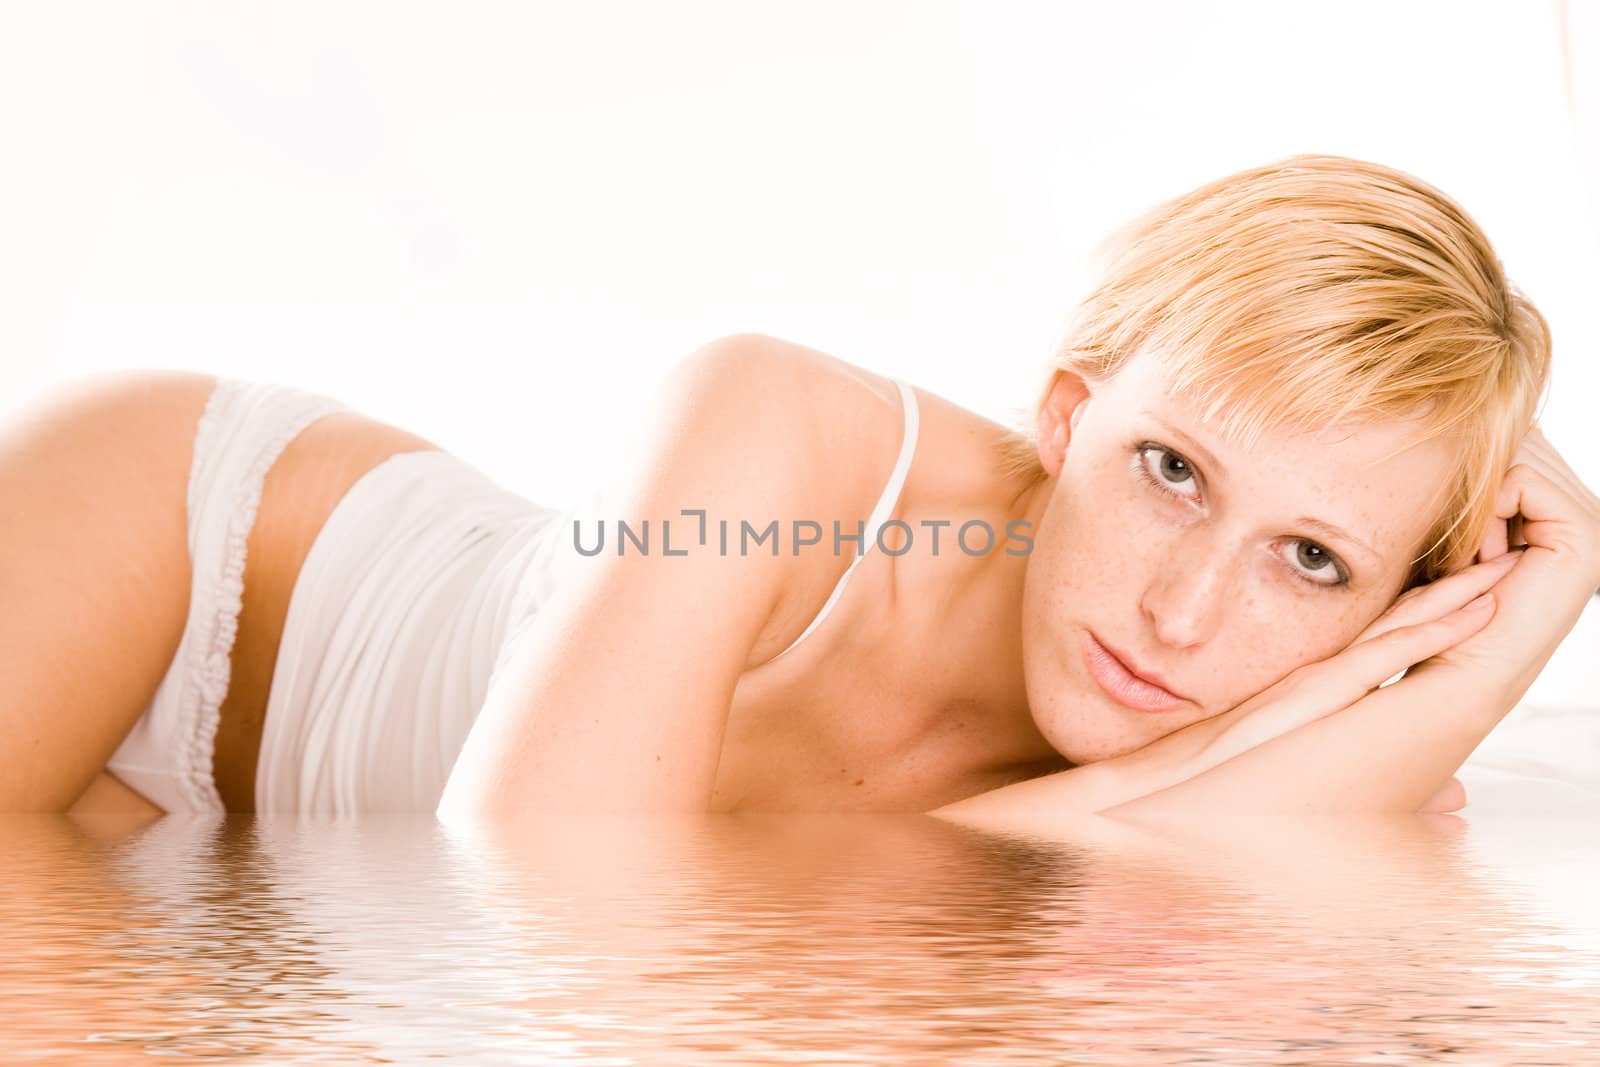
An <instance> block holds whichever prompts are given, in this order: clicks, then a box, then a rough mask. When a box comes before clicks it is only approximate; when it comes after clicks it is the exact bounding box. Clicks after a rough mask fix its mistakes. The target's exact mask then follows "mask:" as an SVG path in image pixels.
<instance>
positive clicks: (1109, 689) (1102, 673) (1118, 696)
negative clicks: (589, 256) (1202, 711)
mask: <svg viewBox="0 0 1600 1067" xmlns="http://www.w3.org/2000/svg"><path fill="white" fill-rule="evenodd" d="M1082 645H1083V661H1084V663H1085V664H1087V665H1088V667H1089V673H1090V674H1091V675H1093V676H1094V680H1095V681H1096V682H1097V683H1098V684H1099V686H1100V688H1101V689H1103V690H1105V692H1106V695H1107V696H1109V697H1111V699H1113V700H1115V701H1116V702H1117V703H1119V704H1122V705H1124V706H1126V707H1130V708H1134V709H1136V710H1138V711H1172V710H1173V709H1175V708H1181V707H1182V706H1183V705H1184V704H1186V703H1188V701H1186V700H1184V699H1183V698H1182V697H1180V696H1176V695H1174V694H1173V693H1169V692H1168V691H1167V690H1165V689H1163V688H1161V687H1160V686H1159V685H1152V684H1151V683H1149V682H1147V681H1145V680H1144V679H1143V678H1140V677H1138V676H1137V675H1134V674H1132V673H1130V672H1129V671H1128V668H1126V667H1124V666H1123V665H1122V662H1121V661H1120V660H1118V659H1117V657H1116V656H1114V655H1112V654H1111V652H1110V651H1108V650H1107V649H1106V647H1105V646H1104V645H1102V644H1101V643H1100V642H1099V641H1097V640H1095V636H1094V634H1092V633H1090V632H1089V631H1088V630H1085V631H1083V640H1082Z"/></svg>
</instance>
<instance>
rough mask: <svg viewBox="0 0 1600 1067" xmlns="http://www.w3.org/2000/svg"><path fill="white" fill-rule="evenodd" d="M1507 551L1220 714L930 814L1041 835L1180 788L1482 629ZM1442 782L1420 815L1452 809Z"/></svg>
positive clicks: (1453, 787)
mask: <svg viewBox="0 0 1600 1067" xmlns="http://www.w3.org/2000/svg"><path fill="white" fill-rule="evenodd" d="M1513 559H1514V554H1511V553H1508V554H1506V555H1505V556H1503V557H1502V558H1501V559H1500V560H1498V561H1496V562H1489V563H1482V564H1477V565H1475V566H1472V567H1468V568H1465V569H1463V570H1462V571H1460V572H1458V573H1456V574H1452V575H1449V576H1448V577H1445V578H1442V579H1440V580H1439V581H1436V582H1431V583H1429V584H1428V585H1425V586H1421V587H1419V588H1417V589H1413V590H1411V591H1409V592H1407V593H1406V594H1405V595H1404V596H1402V597H1400V598H1398V599H1397V600H1396V601H1395V603H1394V604H1392V605H1390V607H1389V609H1388V610H1387V611H1385V612H1384V614H1383V615H1382V616H1380V617H1379V618H1378V619H1376V620H1375V621H1374V622H1373V623H1372V625H1371V626H1369V627H1367V629H1366V630H1365V631H1363V632H1362V633H1361V635H1360V636H1358V637H1357V638H1356V639H1355V640H1354V641H1352V642H1351V643H1350V645H1348V646H1347V647H1346V648H1344V649H1343V650H1342V651H1340V652H1339V653H1338V654H1337V655H1335V656H1332V657H1330V658H1329V659H1327V660H1323V661H1321V662H1318V663H1311V664H1307V665H1305V666H1303V667H1300V668H1298V669H1297V670H1295V671H1293V672H1291V673H1290V674H1288V675H1287V676H1285V677H1284V678H1282V679H1280V680H1279V681H1278V682H1277V683H1275V684H1274V685H1272V686H1269V687H1268V688H1266V689H1265V690H1263V691H1262V692H1260V693H1257V694H1256V695H1255V696H1253V697H1251V698H1250V699H1249V700H1247V701H1245V702H1244V703H1242V704H1240V705H1238V706H1237V707H1234V708H1231V709H1229V710H1228V711H1226V712H1223V713H1222V714H1220V715H1214V716H1212V717H1211V718H1209V719H1203V720H1201V721H1200V722H1196V723H1191V724H1190V725H1189V726H1186V727H1184V728H1183V729H1181V730H1175V731H1174V732H1172V733H1170V734H1167V735H1165V736H1163V737H1160V738H1157V739H1156V740H1155V741H1153V742H1151V743H1150V744H1148V745H1146V746H1144V747H1143V748H1141V749H1138V750H1137V751H1134V752H1129V753H1127V754H1125V755H1122V756H1117V757H1114V758H1112V759H1107V760H1101V761H1098V762H1096V763H1090V764H1086V765H1084V766H1081V767H1074V768H1072V769H1071V770H1067V771H1062V772H1060V773H1058V774H1053V775H1048V776H1045V777H1042V778H1034V779H1030V780H1028V781H1023V782H1017V783H1014V784H1012V785H1009V786H1006V787H1004V788H1001V789H997V790H993V791H991V792H988V793H984V794H980V795H978V796H975V797H969V798H967V799H965V800H962V801H959V802H957V803H955V804H951V805H948V806H946V807H944V808H941V809H939V810H938V811H937V812H935V814H938V815H942V816H945V817H949V818H954V819H959V820H961V821H964V822H969V823H982V824H985V825H990V826H995V827H1009V828H1012V829H1035V830H1041V831H1045V832H1049V831H1051V830H1052V829H1054V828H1056V827H1057V826H1058V825H1059V823H1060V820H1061V819H1062V818H1063V817H1064V816H1067V815H1073V814H1091V813H1098V812H1104V811H1107V810H1109V809H1111V808H1114V807H1116V806H1118V805H1120V804H1123V803H1124V802H1127V801H1132V800H1135V799H1137V798H1139V797H1143V796H1147V795H1149V794H1152V793H1158V792H1160V791H1162V790H1164V789H1167V788H1168V787H1170V786H1175V785H1177V784H1179V783H1180V782H1185V781H1187V780H1189V779H1191V778H1194V777H1196V776H1197V775H1200V774H1202V773H1204V772H1205V771H1208V770H1210V769H1211V768H1213V767H1216V766H1218V765H1219V764H1222V763H1224V762H1226V761H1228V760H1230V759H1232V758H1233V757H1235V756H1237V755H1239V754H1240V753H1242V752H1245V751H1247V750H1249V749H1251V748H1254V747H1256V746H1258V745H1261V744H1264V743H1265V742H1267V741H1269V740H1271V739H1272V738H1274V737H1278V736H1281V735H1283V734H1286V733H1288V732H1290V731H1291V730H1294V729H1296V728H1298V727H1301V726H1303V725H1305V724H1307V723H1310V722H1314V721H1316V720H1318V719H1321V718H1323V717H1325V716H1328V715H1332V714H1334V713H1335V712H1338V711H1341V710H1343V709H1345V708H1347V707H1349V706H1350V705H1351V704H1352V703H1354V702H1356V701H1357V700H1360V699H1361V698H1362V697H1364V696H1365V695H1366V694H1368V693H1370V692H1371V691H1372V690H1374V689H1376V688H1378V687H1379V686H1381V685H1383V684H1384V682H1385V680H1387V679H1391V678H1393V677H1395V676H1396V675H1397V674H1400V673H1401V672H1403V671H1405V670H1407V668H1410V667H1412V666H1413V665H1415V664H1417V663H1420V662H1423V661H1425V660H1427V659H1429V658H1430V657H1433V656H1436V655H1439V654H1440V653H1443V652H1445V651H1446V650H1448V649H1450V648H1452V647H1454V646H1456V645H1458V644H1459V643H1460V642H1462V641H1463V640H1465V639H1466V638H1468V637H1470V636H1472V635H1473V634H1475V633H1477V632H1478V631H1479V630H1481V629H1482V628H1483V626H1484V624H1485V623H1487V622H1488V621H1489V616H1488V613H1487V612H1484V611H1482V610H1479V609H1474V608H1472V607H1471V605H1472V604H1473V602H1474V601H1475V600H1476V599H1477V598H1478V597H1479V595H1480V594H1482V593H1484V592H1485V591H1487V590H1488V589H1490V588H1491V587H1492V586H1493V584H1494V583H1495V581H1497V580H1498V579H1499V578H1501V577H1502V576H1504V575H1505V573H1506V571H1507V569H1508V566H1507V565H1508V564H1510V563H1511V562H1513ZM1460 794H1461V788H1460V784H1459V783H1456V782H1453V781H1452V782H1451V783H1448V784H1447V785H1446V786H1445V788H1443V789H1441V790H1439V791H1437V792H1436V793H1435V794H1434V795H1432V796H1431V797H1430V798H1429V799H1428V800H1427V802H1426V803H1424V804H1423V806H1422V810H1430V811H1448V810H1453V809H1454V808H1457V807H1460V806H1461V801H1460V799H1459V797H1460Z"/></svg>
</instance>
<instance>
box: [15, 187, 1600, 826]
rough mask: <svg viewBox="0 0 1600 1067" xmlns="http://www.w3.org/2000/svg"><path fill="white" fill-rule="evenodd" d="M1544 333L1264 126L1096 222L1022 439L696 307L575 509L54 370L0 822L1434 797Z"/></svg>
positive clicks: (1520, 484)
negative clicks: (1094, 255) (57, 379)
mask: <svg viewBox="0 0 1600 1067" xmlns="http://www.w3.org/2000/svg"><path fill="white" fill-rule="evenodd" d="M1549 350H1550V341H1549V335H1548V331H1547V329H1546V327H1545V324H1544V322H1543V320H1542V318H1541V317H1540V315H1539V314H1538V312H1537V311H1536V310H1535V309H1534V307H1533V305H1532V304H1531V303H1529V302H1528V301H1527V300H1526V299H1525V298H1524V297H1523V296H1521V295H1520V294H1519V293H1518V292H1517V291H1516V290H1515V289H1514V288H1513V287H1512V286H1511V285H1510V284H1509V282H1508V281H1507V280H1506V278H1505V277H1504V275H1503V272H1502V270H1501V267H1500V265H1499V263H1498V261H1497V259H1496V257H1495V255H1494V253H1493V252H1492V250H1491V248H1490V246H1489V244H1488V242H1487V240H1486V239H1485V237H1484V235H1483V234H1482V233H1481V232H1480V231H1479V229H1478V227H1477V226H1476V225H1475V224H1474V223H1473V222H1472V221H1471V219H1469V218H1468V217H1467V216H1466V215H1465V213H1464V212H1462V210H1461V209H1460V208H1459V207H1458V206H1456V205H1455V204H1454V203H1453V202H1452V201H1450V200H1449V199H1448V198H1446V197H1445V196H1444V195H1443V194H1441V193H1440V192H1438V191H1437V190H1435V189H1433V188H1431V187H1430V186H1428V185H1426V184H1424V183H1422V182H1420V181H1418V180H1417V179H1415V178H1412V177H1410V176H1408V175H1405V174H1402V173H1399V172H1396V171H1393V170H1390V169H1388V168H1384V167H1381V166H1377V165H1374V164H1370V163H1365V162H1361V161H1357V160H1350V159H1343V158H1337V157H1321V156H1306V157H1296V158H1293V159H1288V160H1284V161H1282V162H1279V163H1276V164H1273V165H1270V166H1265V167H1261V168H1258V169H1255V170H1251V171H1246V172H1243V173H1240V174H1235V175H1232V176H1229V177H1226V178H1223V179H1221V180H1219V181H1216V182H1214V183H1211V184H1209V185H1207V186H1204V187H1202V188H1200V189H1197V190H1195V191H1194V192H1192V193H1189V194H1187V195H1185V196H1182V197H1179V198H1178V199H1176V200H1174V201H1172V202H1170V203H1168V204H1164V205H1162V206H1160V207H1158V208H1157V209H1156V210H1155V211H1153V212H1152V213H1150V214H1149V215H1147V216H1146V217H1144V218H1142V219H1140V220H1138V221H1136V222H1135V223H1134V224H1133V225H1132V226H1131V227H1129V228H1128V229H1127V230H1126V231H1125V232H1124V233H1123V234H1122V235H1121V237H1120V239H1119V242H1118V244H1117V246H1116V252H1115V254H1114V255H1113V256H1112V257H1111V259H1110V261H1109V263H1108V265H1107V267H1106V271H1105V275H1104V278H1103V280H1102V282H1101V284H1100V285H1099V286H1098V287H1097V288H1096V289H1094V291H1093V292H1092V293H1091V294H1090V295H1089V296H1088V298H1087V299H1086V300H1085V301H1084V303H1083V304H1082V306H1081V307H1080V308H1079V309H1078V313H1077V315H1076V316H1075V318H1074V319H1073V322H1072V326H1071V328H1070V330H1069V331H1068V333H1067V335H1066V337H1065V338H1064V340H1063V343H1062V344H1061V345H1060V347H1059V349H1058V351H1056V352H1055V353H1054V355H1053V358H1052V361H1051V364H1050V367H1049V372H1048V375H1047V377H1046V378H1045V381H1044V383H1043V386H1042V388H1041V390H1040V393H1039V395H1038V397H1037V402H1036V404H1035V405H1034V406H1033V409H1032V410H1033V412H1034V415H1035V418H1034V421H1033V422H1032V423H1031V424H1030V425H1028V426H1026V427H1023V428H1021V429H1016V428H1010V427H1005V426H1001V425H998V424H996V423H994V422H992V421H990V420H988V419H985V418H982V417H980V416H979V415H976V414H974V413H973V412H971V411H968V410H966V409H964V408H962V407H960V406H958V405H957V404H955V403H952V402H950V401H949V400H946V399H944V398H942V397H939V396H936V395H934V394H931V393H928V392H926V391H924V390H919V389H916V388H914V387H912V386H911V385H909V384H908V383H906V382H902V381H897V380H892V379H887V378H884V377H881V376H879V375H877V374H874V373H871V372H869V371H867V370H865V369H863V368H861V367H858V366H854V365H851V364H850V363H846V362H844V361H842V360H840V359H837V358H835V357H832V356H829V355H826V354H824V353H821V352H817V351H813V350H811V349H808V348H804V347H802V346H799V345H796V344H792V343H788V342H784V341H780V340H777V339H774V338H770V337H765V336H760V335H743V334H742V335H735V336H730V337H726V338H723V339H721V340H718V341H716V342H713V343H711V344H709V345H707V346H706V347H704V348H703V349H701V350H699V351H697V352H696V353H694V354H693V355H691V356H690V357H689V358H687V359H686V360H685V361H683V363H682V364H681V365H680V366H679V367H678V368H677V369H676V370H675V372H674V374H673V375H672V377H671V379H670V382H669V387H668V389H667V390H665V392H664V394H663V395H662V396H661V398H660V404H659V407H658V409H657V413H656V417H655V418H654V420H653V421H652V423H651V424H650V425H649V426H648V427H644V428H642V429H641V430H640V431H639V432H638V433H637V434H636V435H635V437H636V440H638V441H639V442H640V450H639V453H638V455H637V463H636V464H634V466H633V467H632V468H631V469H630V476H629V477H628V478H627V479H626V481H625V482H624V483H623V484H621V485H618V486H616V487H614V490H613V491H612V492H610V494H609V495H608V497H607V498H606V499H607V504H606V507H605V509H604V510H600V509H593V510H590V511H588V512H580V511H579V510H577V509H574V510H573V511H569V512H559V511H556V510H555V509H551V508H546V507H541V506H539V505H535V504H532V503H530V502H527V501H525V500H522V499H520V498H518V497H516V496H514V495H512V494H510V493H507V492H505V491H504V490H502V489H500V488H499V487H497V486H495V485H494V484H493V483H491V482H490V481H489V480H488V479H486V478H484V477H483V476H482V475H481V474H478V473H477V472H476V471H474V470H473V469H472V468H471V467H470V466H468V465H467V464H465V463H462V462H461V461H459V460H457V459H456V458H454V457H452V456H450V455H449V454H448V453H445V452H443V451H441V450H439V449H438V448H437V447H436V446H434V445H432V444H431V443H430V442H427V441H424V440H422V439H420V438H417V437H414V436H413V435H411V434H408V433H406V432H404V431H403V430H400V429H397V428H394V427H389V426H384V425H381V424H378V423H375V422H372V421H371V420H368V419H365V418H363V417H361V416H360V415H358V414H356V413H354V412H351V411H348V410H346V409H344V408H343V406H342V405H340V404H338V403H337V402H335V401H333V400H331V399H329V398H326V397H321V396H317V395H314V394H310V393H305V392H301V391H298V390H293V389H289V388H286V387H281V386H267V385H264V384H260V383H248V382H242V381H237V380H232V379H222V380H218V379H215V378H211V377H208V376H203V375H189V374H171V373H146V374H137V375H127V376H123V377H121V378H116V379H106V380H100V381H96V382H90V383H84V384H82V385H80V386H77V387H75V388H72V389H69V390H67V391H65V392H63V393H62V394H60V395H58V396H57V397H55V398H53V399H52V400H50V401H49V402H46V403H41V404H40V405H38V406H37V407H36V408H35V409H34V410H33V411H32V412H31V414H30V415H29V417H27V418H25V419H24V420H22V421H20V422H19V423H17V424H15V425H13V426H11V427H10V428H8V429H7V430H6V431H5V434H4V437H3V438H0V499H4V500H6V501H7V502H8V506H7V521H6V525H5V528H4V530H3V534H0V536H3V543H4V544H5V545H6V547H7V549H8V551H7V553H6V556H5V560H6V561H5V563H4V566H5V568H6V581H5V583H4V586H3V588H4V590H5V592H4V594H3V596H4V598H5V599H4V601H3V603H4V605H5V610H4V611H0V628H3V629H0V636H3V647H4V648H5V650H6V657H7V672H6V676H5V681H4V682H3V683H0V685H3V686H4V689H3V692H4V698H5V699H4V700H3V701H0V708H3V709H4V710H3V711H0V715H3V716H4V725H5V727H6V729H5V730H4V731H3V733H0V738H3V740H0V762H3V763H4V765H5V767H6V774H5V776H4V778H3V780H0V804H3V806H4V807H7V808H11V809H67V808H72V807H74V806H76V807H77V808H79V809H82V810H95V809H103V808H108V807H112V808H115V807H124V806H128V805H134V806H140V805H145V806H149V807H150V808H151V809H152V810H153V809H159V810H167V811H202V812H216V811H222V810H259V811H293V812H303V813H324V814H340V813H351V812H363V811H386V810H424V811H426V810H435V809H437V810H440V811H442V812H443V813H445V814H447V815H449V816H450V817H452V818H464V819H491V818H500V817H509V816H513V815H516V814H518V813H524V812H533V811H551V810H554V811H607V812H611V811H705V810H710V811H733V810H781V811H793V810H812V811H815V810H837V811H850V810H880V811H881V810H893V811H937V812H939V813H941V814H946V815H950V816H952V817H959V818H965V819H968V820H973V821H980V822H991V823H995V824H999V825H1007V826H1017V827H1025V826H1029V825H1036V824H1038V823H1040V822H1049V821H1051V820H1056V819H1059V818H1062V817H1065V816H1068V815H1071V814H1073V813H1079V812H1107V813H1138V812H1151V813H1160V812H1165V811H1172V812H1196V811H1200V812H1212V811H1228V810H1235V809H1245V810H1295V811H1303V810H1330V809H1331V810H1360V811H1392V810H1404V811H1412V810H1417V809H1418V808H1432V809H1449V808H1453V807H1456V806H1459V804H1460V803H1461V796H1460V789H1459V785H1458V784H1456V783H1454V782H1453V780H1452V779H1451V775H1452V773H1453V771H1454V770H1455V769H1456V768H1457V767H1458V766H1459V765H1460V763H1461V762H1462V761H1463V760H1464V759H1465V758H1466V757H1467V755H1468V754H1469V753H1470V752H1471V751H1472V749H1473V748H1474V747H1475V746H1476V745H1477V743H1478V742H1479V741H1481V740H1482V738H1483V737H1484V736H1485V735H1486V734H1487V733H1488V732H1489V731H1490V730H1491V729H1492V728H1493V727H1494V725H1495V723H1496V722H1498V721H1499V719H1500V718H1501V717H1502V716H1503V715H1505V713H1506V712H1507V711H1508V710H1509V709H1510V708H1511V707H1512V706H1513V705H1514V704H1515V702H1516V701H1517V699H1518V698H1519V697H1520V696H1521V694H1522V693H1523V692H1524V691H1525V690H1526V688H1527V686H1528V685H1529V684H1530V683H1531V682H1532V680H1533V678H1534V677H1535V676H1536V675H1537V673H1538V671H1539V669H1540V668H1541V667H1542V666H1543V664H1544V663H1545V661H1546V660H1547V659H1548V658H1549V656H1550V654H1551V652H1552V651H1553V650H1554V648H1555V647H1556V645H1557V644H1558V643H1559V641H1560V640H1561V638H1562V637H1563V636H1564V635H1565V634H1566V633H1567V632H1568V631H1569V630H1570V629H1571V627H1572V626H1573V624H1574V623H1575V622H1576V619H1577V617H1578V615H1579V613H1580V612H1581V610H1582V608H1583V605H1584V603H1585V601H1586V598H1587V597H1588V596H1589V595H1590V594H1591V593H1592V591H1593V590H1594V589H1595V587H1596V585H1597V584H1600V501H1597V499H1596V497H1595V495H1594V494H1593V493H1592V492H1590V491H1589V490H1588V489H1587V488H1586V487H1585V486H1584V485H1583V484H1582V483H1581V481H1580V480H1579V479H1578V478H1577V477H1576V476H1575V475H1574V474H1573V472H1572V471H1571V470H1570V468H1569V467H1568V466H1567V464H1566V463H1565V462H1563V461H1562V459H1561V457H1560V456H1559V455H1557V454H1556V453H1555V452H1554V450H1553V449H1552V448H1551V447H1550V446H1549V444H1548V443H1547V442H1546V441H1545V440H1544V439H1543V437H1542V436H1541V435H1540V434H1539V433H1538V431H1537V429H1536V427H1535V417H1536V414H1537V408H1538V403H1539V401H1540V399H1541V397H1542V395H1543V392H1544V389H1545V387H1546V384H1547V381H1548V372H1549V359H1550V352H1549ZM652 531H653V532H652ZM608 534H609V539H607V535H608ZM752 543H753V545H752ZM1401 672H1405V673H1404V676H1403V677H1401V678H1399V680H1398V681H1395V680H1394V679H1395V678H1396V676H1397V675H1400V674H1401ZM1386 682H1390V683H1392V684H1384V683H1386Z"/></svg>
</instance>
